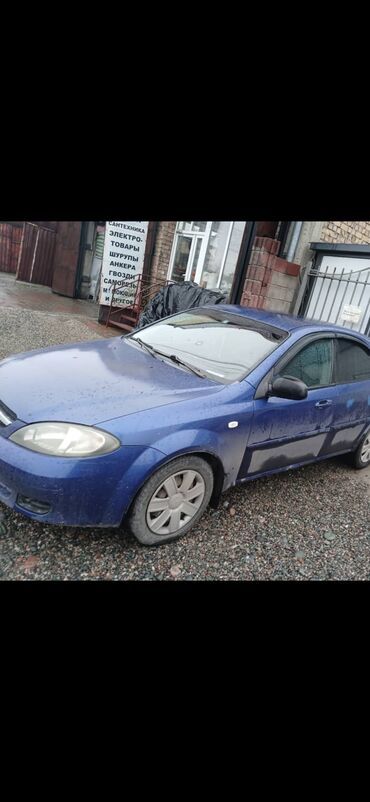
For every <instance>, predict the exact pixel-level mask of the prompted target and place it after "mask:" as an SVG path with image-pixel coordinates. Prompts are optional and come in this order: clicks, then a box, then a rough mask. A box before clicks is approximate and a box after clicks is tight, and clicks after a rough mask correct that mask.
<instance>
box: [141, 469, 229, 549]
mask: <svg viewBox="0 0 370 802" xmlns="http://www.w3.org/2000/svg"><path fill="white" fill-rule="evenodd" d="M213 481H214V480H213V471H212V468H211V467H210V466H209V465H208V462H206V461H205V460H203V459H201V458H200V457H192V456H189V457H178V458H177V459H175V460H173V461H172V462H170V463H169V464H168V465H164V466H163V468H160V469H159V470H158V471H157V472H156V473H155V474H153V476H152V477H151V478H150V479H148V481H147V482H146V484H145V485H144V487H143V488H142V489H141V490H140V492H139V494H138V496H137V497H136V499H135V501H134V504H133V506H132V510H131V513H130V515H129V519H128V525H129V528H130V531H131V532H132V534H133V535H134V536H135V537H136V539H137V540H138V541H139V542H140V543H142V544H144V545H146V546H159V545H161V544H162V543H167V542H169V541H170V540H175V539H176V538H178V537H182V536H183V535H186V533H187V532H188V531H189V529H191V528H192V526H194V524H196V523H197V521H199V519H200V518H201V516H202V515H203V512H204V511H205V509H206V507H207V506H208V504H209V501H210V498H211V495H212V490H213Z"/></svg>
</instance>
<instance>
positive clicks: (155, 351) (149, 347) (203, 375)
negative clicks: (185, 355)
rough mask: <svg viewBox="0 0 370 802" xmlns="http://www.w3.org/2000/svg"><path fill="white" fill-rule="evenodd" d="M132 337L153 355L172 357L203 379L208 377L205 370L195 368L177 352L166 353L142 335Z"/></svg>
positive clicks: (174, 360)
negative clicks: (177, 354) (146, 340)
mask: <svg viewBox="0 0 370 802" xmlns="http://www.w3.org/2000/svg"><path fill="white" fill-rule="evenodd" d="M132 339H133V340H134V342H136V343H139V345H141V347H142V348H145V350H146V351H148V353H149V354H151V356H153V357H155V356H156V355H157V354H158V356H164V357H166V359H170V360H171V362H175V363H176V365H182V366H183V367H184V368H187V369H188V370H191V372H192V373H195V375H196V376H200V377H201V378H202V379H205V378H206V377H207V376H206V373H204V372H203V370H200V369H199V368H195V367H193V365H189V363H188V362H184V360H183V359H180V357H179V356H176V354H165V353H164V352H163V351H158V349H157V348H154V346H153V345H149V344H148V343H145V342H144V340H141V339H140V337H133V338H132Z"/></svg>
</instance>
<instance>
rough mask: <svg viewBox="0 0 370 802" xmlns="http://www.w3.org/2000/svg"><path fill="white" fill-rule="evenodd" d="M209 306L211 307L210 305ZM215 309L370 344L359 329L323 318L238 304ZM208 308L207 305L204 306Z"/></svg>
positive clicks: (285, 326)
mask: <svg viewBox="0 0 370 802" xmlns="http://www.w3.org/2000/svg"><path fill="white" fill-rule="evenodd" d="M208 308H209V307H208ZM212 308H213V309H224V310H225V312H232V313H234V314H237V315H243V317H248V318H250V319H251V320H256V321H259V322H260V323H265V324H266V325H267V326H275V328H279V329H284V330H285V331H289V332H292V331H296V330H297V329H302V330H303V329H306V330H310V329H313V330H316V331H321V330H323V329H328V330H329V331H334V332H340V333H341V334H344V333H346V334H351V335H352V334H353V335H354V336H355V337H358V338H359V339H361V340H363V341H364V342H365V343H366V344H367V345H369V344H370V338H369V337H366V336H365V335H364V334H360V332H358V331H353V330H352V329H349V328H348V329H347V328H346V327H345V326H336V325H335V324H334V323H324V322H323V321H322V320H310V319H309V318H306V317H299V316H298V315H289V314H284V313H282V312H274V311H270V310H265V309H254V308H253V307H249V306H236V305H233V304H217V305H213V306H212ZM204 309H207V307H204Z"/></svg>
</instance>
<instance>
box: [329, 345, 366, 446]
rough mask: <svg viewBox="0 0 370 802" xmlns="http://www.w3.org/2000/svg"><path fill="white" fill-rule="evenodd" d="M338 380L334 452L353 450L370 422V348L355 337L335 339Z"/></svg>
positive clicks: (332, 444)
mask: <svg viewBox="0 0 370 802" xmlns="http://www.w3.org/2000/svg"><path fill="white" fill-rule="evenodd" d="M335 381H336V399H335V404H334V408H333V413H334V420H333V434H332V438H331V441H330V445H329V452H330V453H331V454H336V453H339V452H343V451H348V450H350V449H351V448H352V447H353V446H354V445H355V443H356V441H357V440H359V439H360V437H361V435H362V433H363V432H364V431H365V429H366V427H368V426H369V425H370V351H369V349H368V348H366V346H365V345H364V344H362V343H360V342H359V341H358V340H355V339H354V338H353V337H351V336H343V335H339V336H337V337H336V339H335Z"/></svg>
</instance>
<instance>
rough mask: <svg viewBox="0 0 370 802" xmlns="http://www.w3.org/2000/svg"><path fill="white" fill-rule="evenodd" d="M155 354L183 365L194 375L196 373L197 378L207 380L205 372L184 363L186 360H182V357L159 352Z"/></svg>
mask: <svg viewBox="0 0 370 802" xmlns="http://www.w3.org/2000/svg"><path fill="white" fill-rule="evenodd" d="M155 353H156V354H160V355H161V356H165V357H166V358H167V359H170V360H171V362H175V364H176V365H182V367H184V368H187V369H188V370H191V372H192V373H195V375H196V376H200V377H201V379H206V378H207V374H206V373H204V371H203V370H200V369H199V368H195V367H194V366H193V365H189V363H188V362H184V360H183V359H180V357H179V356H176V354H163V353H162V351H157V350H155Z"/></svg>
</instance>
